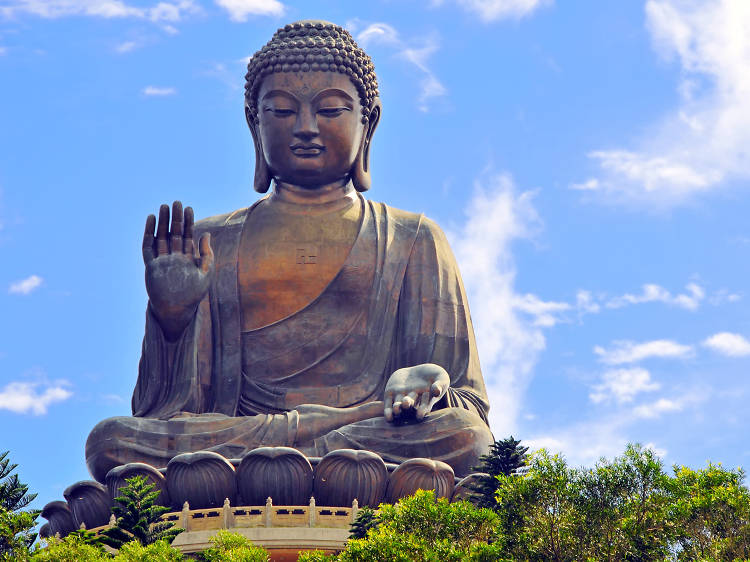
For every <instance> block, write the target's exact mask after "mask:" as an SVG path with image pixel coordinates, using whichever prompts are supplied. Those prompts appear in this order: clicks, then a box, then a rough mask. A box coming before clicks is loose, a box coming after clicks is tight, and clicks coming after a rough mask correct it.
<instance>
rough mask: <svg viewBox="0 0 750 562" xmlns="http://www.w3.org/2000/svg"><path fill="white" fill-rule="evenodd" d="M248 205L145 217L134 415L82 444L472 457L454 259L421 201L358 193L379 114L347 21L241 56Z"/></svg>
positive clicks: (148, 452)
mask: <svg viewBox="0 0 750 562" xmlns="http://www.w3.org/2000/svg"><path fill="white" fill-rule="evenodd" d="M246 79H247V83H246V91H245V115H246V119H247V122H248V125H249V126H250V130H251V133H252V136H253V140H254V146H255V162H256V165H255V180H254V185H255V189H256V190H257V191H259V192H261V193H265V192H267V191H268V190H269V187H270V186H271V184H273V189H272V191H271V193H270V195H267V196H265V197H263V198H261V199H260V200H258V201H257V202H255V203H254V204H253V205H251V206H250V207H248V208H244V209H240V210H237V211H234V212H232V213H228V214H226V215H220V216H216V217H211V218H207V219H204V220H201V221H198V222H196V223H195V224H194V223H193V220H194V219H193V211H192V209H191V208H190V207H187V208H185V210H184V212H183V209H182V205H181V204H180V203H179V202H175V203H174V205H173V206H172V209H171V221H170V209H169V207H168V206H166V205H162V207H161V209H160V211H159V216H158V225H157V219H156V217H154V216H153V215H151V216H149V217H148V219H147V221H146V229H145V234H144V239H143V257H144V261H145V265H146V287H147V291H148V295H149V303H148V309H147V312H146V331H145V336H144V339H143V350H142V356H141V360H140V365H139V372H138V381H137V384H136V387H135V391H134V393H133V401H132V406H133V417H117V418H111V419H108V420H104V421H102V422H101V423H99V424H98V425H97V426H96V427H95V428H94V429H93V431H92V432H91V434H90V435H89V438H88V442H87V444H86V460H87V464H88V467H89V470H90V471H91V473H92V475H93V476H94V477H95V478H96V479H97V480H98V481H100V482H103V481H104V477H105V475H106V474H107V472H108V471H109V470H110V469H112V468H113V467H116V466H118V465H123V464H125V463H130V462H145V463H148V464H150V465H153V466H155V467H164V466H166V464H167V463H168V462H169V460H170V459H171V458H172V457H174V456H175V455H178V454H180V453H185V452H194V451H203V450H209V451H215V452H218V453H220V454H222V455H224V456H225V457H230V458H232V457H240V456H242V455H243V454H244V453H246V452H247V451H250V450H252V449H254V448H256V447H260V446H288V447H294V448H296V449H298V450H300V451H302V452H303V453H305V454H306V455H308V456H323V455H324V454H326V453H328V452H330V451H333V450H337V449H363V450H369V451H374V452H375V453H377V454H379V455H380V456H381V457H382V458H383V459H385V460H386V461H390V462H395V463H399V462H403V461H405V460H407V459H410V458H413V457H426V458H430V459H435V460H440V461H444V462H446V463H448V464H449V465H451V466H452V467H453V469H454V470H455V472H456V474H458V475H464V474H467V473H468V472H469V471H470V469H471V467H472V466H473V465H474V464H476V461H477V458H478V456H479V455H480V454H482V453H484V452H485V451H486V450H487V448H488V446H489V444H490V443H491V442H492V435H491V433H490V430H489V427H488V425H487V412H488V408H489V404H488V402H487V394H486V391H485V387H484V381H483V379H482V374H481V370H480V366H479V359H478V356H477V350H476V344H475V340H474V333H473V328H472V324H471V319H470V316H469V308H468V303H467V300H466V292H465V290H464V287H463V284H462V281H461V277H460V274H459V271H458V267H457V266H456V263H455V260H454V257H453V255H452V253H451V250H450V248H449V246H448V243H447V241H446V239H445V236H444V234H443V233H442V231H441V230H440V229H439V227H438V226H437V225H435V223H433V222H432V221H430V220H429V219H427V218H425V217H424V216H423V215H418V214H414V213H409V212H405V211H400V210H398V209H394V208H392V207H389V206H387V205H385V204H383V203H376V202H373V201H369V200H367V199H365V198H364V197H363V196H362V195H361V192H363V191H366V190H367V189H368V188H369V187H370V163H369V154H370V146H371V142H372V138H373V134H374V132H375V129H376V127H377V125H378V122H379V120H380V115H381V104H380V100H379V97H378V91H377V80H376V77H375V73H374V67H373V65H372V62H371V60H370V58H369V57H368V56H367V55H366V54H365V53H364V51H362V50H361V49H360V48H359V47H358V46H357V45H356V43H355V42H354V40H353V39H352V37H351V35H350V34H349V33H348V32H347V31H345V30H344V29H342V28H341V27H339V26H337V25H334V24H331V23H327V22H320V21H304V22H297V23H294V24H290V25H287V26H285V27H284V28H282V29H280V30H278V32H277V33H276V34H274V36H273V38H272V39H271V40H270V41H269V42H268V44H266V45H265V46H264V47H263V48H262V49H261V50H260V51H258V52H257V53H255V55H254V56H253V57H252V58H251V59H250V62H249V64H248V72H247V76H246Z"/></svg>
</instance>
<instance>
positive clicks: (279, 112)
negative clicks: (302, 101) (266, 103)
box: [263, 107, 294, 117]
mask: <svg viewBox="0 0 750 562" xmlns="http://www.w3.org/2000/svg"><path fill="white" fill-rule="evenodd" d="M263 110H264V111H267V112H269V113H272V114H273V115H274V116H275V117H289V116H290V115H294V110H293V109H287V108H284V107H264V108H263Z"/></svg>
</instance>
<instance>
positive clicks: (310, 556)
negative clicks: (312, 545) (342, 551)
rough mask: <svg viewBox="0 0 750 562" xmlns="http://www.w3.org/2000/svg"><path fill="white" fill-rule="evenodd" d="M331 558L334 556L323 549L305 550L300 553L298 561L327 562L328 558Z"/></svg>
mask: <svg viewBox="0 0 750 562" xmlns="http://www.w3.org/2000/svg"><path fill="white" fill-rule="evenodd" d="M331 559H332V558H331V557H330V556H326V554H325V553H324V552H323V551H322V550H305V551H303V552H300V553H299V557H297V562H325V561H326V560H331Z"/></svg>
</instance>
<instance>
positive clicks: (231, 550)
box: [201, 530, 268, 562]
mask: <svg viewBox="0 0 750 562" xmlns="http://www.w3.org/2000/svg"><path fill="white" fill-rule="evenodd" d="M208 540H209V542H210V543H211V545H212V546H211V548H209V549H206V550H204V551H203V552H202V553H201V556H202V558H203V560H206V561H207V562H267V561H268V551H267V550H266V549H264V548H261V547H260V546H255V545H254V544H253V543H252V542H251V541H250V539H248V538H246V537H243V536H242V535H240V534H239V533H230V532H229V531H225V530H221V531H219V532H218V533H216V535H214V536H213V537H211V538H210V539H208Z"/></svg>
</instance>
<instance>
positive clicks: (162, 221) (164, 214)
mask: <svg viewBox="0 0 750 562" xmlns="http://www.w3.org/2000/svg"><path fill="white" fill-rule="evenodd" d="M168 228H169V205H162V206H161V207H159V226H157V227H156V250H157V253H158V254H159V255H160V256H163V255H166V254H168V253H169V245H168V244H167V234H168V232H167V229H168Z"/></svg>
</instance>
